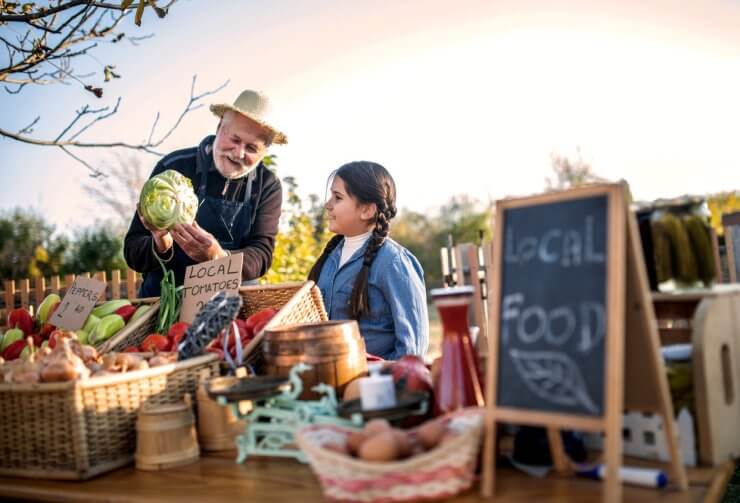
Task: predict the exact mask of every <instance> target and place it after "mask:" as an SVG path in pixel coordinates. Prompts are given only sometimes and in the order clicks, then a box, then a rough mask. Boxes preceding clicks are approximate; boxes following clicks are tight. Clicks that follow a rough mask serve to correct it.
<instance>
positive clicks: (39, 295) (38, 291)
mask: <svg viewBox="0 0 740 503" xmlns="http://www.w3.org/2000/svg"><path fill="white" fill-rule="evenodd" d="M35 283H36V284H35V286H34V292H33V298H34V302H35V304H36V308H38V306H39V305H40V304H41V302H43V300H44V297H46V278H44V277H43V276H39V277H38V278H36V281H35Z"/></svg>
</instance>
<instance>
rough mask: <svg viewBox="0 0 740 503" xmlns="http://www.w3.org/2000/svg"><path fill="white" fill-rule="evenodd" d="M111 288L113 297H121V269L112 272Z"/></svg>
mask: <svg viewBox="0 0 740 503" xmlns="http://www.w3.org/2000/svg"><path fill="white" fill-rule="evenodd" d="M110 290H111V292H110V298H111V299H120V298H121V271H119V270H118V269H116V270H115V271H111V273H110Z"/></svg>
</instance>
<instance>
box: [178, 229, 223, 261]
mask: <svg viewBox="0 0 740 503" xmlns="http://www.w3.org/2000/svg"><path fill="white" fill-rule="evenodd" d="M170 233H171V234H172V237H173V238H174V239H175V242H176V243H177V244H178V245H179V246H180V248H182V251H184V252H185V253H186V254H187V256H188V257H190V258H191V259H193V260H195V261H197V262H206V261H208V260H215V259H218V258H223V257H225V256H226V255H227V254H226V252H225V251H224V250H223V248H221V245H220V244H219V243H218V240H217V239H216V238H215V237H213V235H212V234H210V233H208V232H206V231H205V230H203V228H202V227H201V226H200V225H198V223H197V222H193V223H192V224H177V225H175V226H174V227H173V228H172V229H171V230H170Z"/></svg>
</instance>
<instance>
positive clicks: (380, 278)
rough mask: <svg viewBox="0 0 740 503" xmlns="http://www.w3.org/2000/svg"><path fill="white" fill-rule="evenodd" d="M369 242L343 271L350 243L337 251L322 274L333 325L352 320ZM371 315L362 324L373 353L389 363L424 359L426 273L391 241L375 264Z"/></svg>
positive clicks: (426, 340)
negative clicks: (351, 306)
mask: <svg viewBox="0 0 740 503" xmlns="http://www.w3.org/2000/svg"><path fill="white" fill-rule="evenodd" d="M368 243H369V240H368V241H367V242H365V244H364V245H363V246H362V247H360V249H358V250H357V251H355V253H354V254H353V255H352V257H350V259H349V260H348V261H347V262H346V263H345V264H344V265H342V267H338V266H339V259H340V257H341V254H342V246H343V245H344V243H342V244H340V245H339V246H337V247H336V248H335V249H334V250H332V252H331V254H330V255H329V256H328V257H327V259H326V262H324V267H323V268H322V269H321V274H320V275H319V280H318V287H319V289H320V290H321V295H322V296H323V297H324V303H325V305H326V310H327V312H328V313H329V319H331V320H347V319H350V317H349V301H350V297H351V295H352V287H353V286H354V283H355V278H356V277H357V274H358V273H359V272H360V269H361V268H362V260H363V256H364V254H365V249H366V248H367V245H368ZM368 292H369V299H368V305H369V307H370V312H369V313H368V314H365V315H364V316H362V317H361V318H360V320H358V323H359V325H360V333H361V334H362V337H363V339H365V346H366V349H367V352H368V353H371V354H373V355H376V356H380V357H381V358H384V359H386V360H397V359H398V358H400V357H402V356H403V355H407V354H413V355H419V356H422V357H423V356H424V355H425V353H426V351H427V346H428V345H429V317H428V314H427V303H426V290H425V288H424V272H423V271H422V268H421V264H419V261H418V260H417V259H416V257H414V256H413V255H412V254H411V252H409V251H408V250H407V249H406V248H404V247H403V246H401V245H399V244H398V243H396V242H395V241H393V240H392V239H390V238H388V239H386V240H385V243H383V246H381V247H380V249H379V250H378V253H377V254H376V255H375V259H374V260H373V262H372V264H371V265H370V271H369V274H368Z"/></svg>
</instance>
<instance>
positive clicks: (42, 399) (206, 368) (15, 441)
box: [0, 354, 218, 480]
mask: <svg viewBox="0 0 740 503" xmlns="http://www.w3.org/2000/svg"><path fill="white" fill-rule="evenodd" d="M217 372H218V357H217V356H216V355H213V354H208V355H205V356H199V357H197V358H192V359H190V360H186V361H182V362H178V363H174V364H170V365H164V366H161V367H155V368H151V369H148V370H138V371H134V372H128V373H124V374H121V375H115V376H110V377H99V378H95V379H89V380H87V381H82V382H65V383H44V384H0V475H4V476H20V477H33V478H47V479H77V480H81V479H88V478H90V477H94V476H95V475H99V474H101V473H104V472H107V471H110V470H113V469H115V468H118V467H119V466H123V465H126V464H128V463H130V462H132V461H133V459H134V451H135V449H136V415H137V413H138V411H139V407H140V406H141V405H142V404H143V403H144V402H147V403H151V404H165V403H174V402H179V401H181V400H182V398H183V396H184V395H185V394H186V393H191V394H193V396H194V393H195V392H196V389H197V387H198V382H199V379H200V378H201V376H203V375H208V376H210V375H216V374H217Z"/></svg>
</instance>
